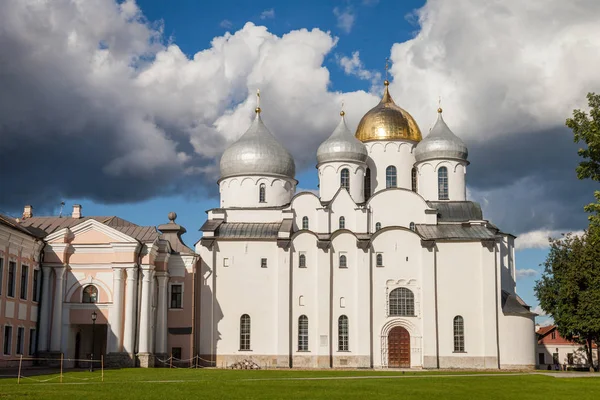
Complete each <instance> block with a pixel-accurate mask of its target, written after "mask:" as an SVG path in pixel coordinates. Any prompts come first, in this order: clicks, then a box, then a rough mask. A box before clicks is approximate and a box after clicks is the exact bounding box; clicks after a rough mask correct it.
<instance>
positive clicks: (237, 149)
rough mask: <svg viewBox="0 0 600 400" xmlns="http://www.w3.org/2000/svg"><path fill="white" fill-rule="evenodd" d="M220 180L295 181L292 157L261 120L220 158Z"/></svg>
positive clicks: (258, 117)
mask: <svg viewBox="0 0 600 400" xmlns="http://www.w3.org/2000/svg"><path fill="white" fill-rule="evenodd" d="M220 168H221V179H223V178H228V177H231V176H238V175H278V176H285V177H288V178H294V175H295V174H296V165H295V164H294V159H293V158H292V155H291V154H290V153H289V152H288V151H287V150H286V149H285V148H284V147H283V146H282V145H281V144H280V143H279V142H278V141H277V139H275V137H274V136H273V135H272V134H271V132H269V130H268V129H267V127H266V126H265V124H264V123H263V122H262V119H261V118H260V109H257V112H256V118H255V119H254V122H252V125H250V128H249V129H248V130H247V131H246V133H244V134H243V135H242V136H241V137H240V138H239V139H238V140H237V141H236V142H235V143H233V144H232V145H231V146H229V148H227V150H225V152H224V153H223V156H222V157H221V164H220Z"/></svg>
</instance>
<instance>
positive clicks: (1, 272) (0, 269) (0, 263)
mask: <svg viewBox="0 0 600 400" xmlns="http://www.w3.org/2000/svg"><path fill="white" fill-rule="evenodd" d="M2 278H4V258H0V294H2Z"/></svg>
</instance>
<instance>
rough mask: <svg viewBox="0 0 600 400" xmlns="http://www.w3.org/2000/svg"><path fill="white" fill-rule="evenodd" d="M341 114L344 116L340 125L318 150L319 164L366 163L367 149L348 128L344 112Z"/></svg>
mask: <svg viewBox="0 0 600 400" xmlns="http://www.w3.org/2000/svg"><path fill="white" fill-rule="evenodd" d="M340 114H341V116H342V119H341V121H340V123H339V124H338V126H337V127H336V128H335V130H334V131H333V133H332V134H331V136H329V138H328V139H327V140H325V141H324V142H323V143H321V145H320V146H319V149H318V150H317V162H318V163H319V164H321V163H324V162H328V161H351V162H362V163H364V162H366V161H367V157H368V153H367V148H366V147H365V145H364V144H363V142H361V141H360V140H358V139H357V138H356V137H355V136H354V135H353V134H352V132H350V129H348V126H346V120H345V119H344V112H343V111H342V112H341V113H340Z"/></svg>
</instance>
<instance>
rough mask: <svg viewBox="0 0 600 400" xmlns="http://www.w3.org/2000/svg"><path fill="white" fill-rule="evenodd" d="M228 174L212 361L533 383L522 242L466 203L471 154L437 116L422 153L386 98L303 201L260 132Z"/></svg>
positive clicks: (328, 149)
mask: <svg viewBox="0 0 600 400" xmlns="http://www.w3.org/2000/svg"><path fill="white" fill-rule="evenodd" d="M260 112H261V110H260V108H257V109H256V118H255V120H254V122H253V123H252V125H251V127H250V128H249V129H248V131H247V132H246V133H245V134H244V135H243V136H242V137H241V138H240V139H239V140H238V141H237V142H235V143H234V144H232V145H231V147H229V148H228V149H227V150H226V151H225V153H224V154H223V157H222V159H221V178H220V180H219V182H218V184H219V190H220V207H219V208H216V209H212V210H208V220H207V221H206V223H205V224H204V225H203V226H202V228H201V230H202V231H203V237H202V239H201V240H200V241H199V242H198V243H197V245H196V252H197V253H199V254H200V256H201V276H202V279H201V280H202V284H200V285H199V291H200V293H199V296H200V315H201V318H200V321H199V324H200V327H199V332H200V338H199V341H200V343H199V353H200V356H201V357H202V358H204V359H209V360H212V361H213V362H214V363H216V365H217V366H226V365H229V364H231V363H233V362H236V361H239V360H241V359H251V360H253V361H254V362H256V363H258V364H260V365H262V366H269V367H321V368H323V367H324V368H327V367H361V368H379V367H403V368H408V367H411V368H421V367H422V368H533V367H534V366H535V363H536V360H535V347H536V339H535V332H534V315H535V314H533V313H532V312H531V311H530V310H529V307H528V306H527V305H526V304H525V303H524V302H523V301H522V300H521V299H520V297H519V296H518V295H517V294H516V292H515V263H514V240H515V237H514V236H512V235H510V234H507V233H504V232H502V231H500V230H499V229H498V228H497V227H495V226H494V225H493V224H491V223H490V222H489V221H487V220H485V219H484V217H483V215H482V212H481V208H480V206H479V205H478V204H477V203H474V202H471V201H468V200H467V198H466V183H465V181H466V168H467V166H468V164H469V163H468V161H467V155H468V151H467V148H466V146H465V144H464V143H463V142H462V141H461V140H460V139H459V138H458V137H457V136H456V135H454V134H453V133H452V131H451V130H450V129H449V128H448V126H447V125H446V123H445V122H444V120H443V118H442V110H441V109H439V110H438V120H437V122H436V124H435V126H434V127H433V129H432V130H431V132H430V133H429V135H427V136H426V137H425V138H424V139H422V136H421V132H420V130H419V127H418V125H417V123H416V121H415V120H414V119H413V118H412V116H411V115H410V114H409V113H408V112H406V111H405V110H403V109H402V108H400V107H398V106H397V105H396V104H395V103H394V101H393V100H392V98H391V96H390V94H389V92H388V82H387V81H386V82H385V92H384V95H383V98H382V100H381V102H380V103H379V104H378V105H377V106H375V107H374V108H373V109H372V110H370V111H369V112H368V113H367V114H365V116H364V117H363V118H362V120H361V122H360V124H359V126H358V128H357V131H356V134H355V135H353V134H352V133H351V132H350V131H349V130H348V128H347V126H346V123H345V121H344V113H343V112H342V113H341V120H340V122H339V125H338V126H337V128H336V129H335V131H334V132H333V133H332V134H331V136H330V137H329V138H328V139H327V140H325V141H324V142H323V144H322V145H321V146H320V147H319V150H318V152H317V170H318V176H319V196H316V195H315V194H313V193H309V192H302V193H297V194H296V193H295V191H296V185H297V181H296V180H295V178H294V176H295V164H294V160H293V158H292V156H291V155H290V153H289V152H288V151H287V150H286V149H285V148H284V147H283V146H282V144H280V143H279V142H278V141H277V140H276V139H275V137H274V136H273V135H272V134H271V133H270V132H269V130H268V129H267V127H266V126H265V125H264V124H263V122H262V120H261V117H260Z"/></svg>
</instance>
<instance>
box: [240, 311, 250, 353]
mask: <svg viewBox="0 0 600 400" xmlns="http://www.w3.org/2000/svg"><path fill="white" fill-rule="evenodd" d="M240 350H250V316H249V315H248V314H244V315H242V316H241V318H240Z"/></svg>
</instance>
